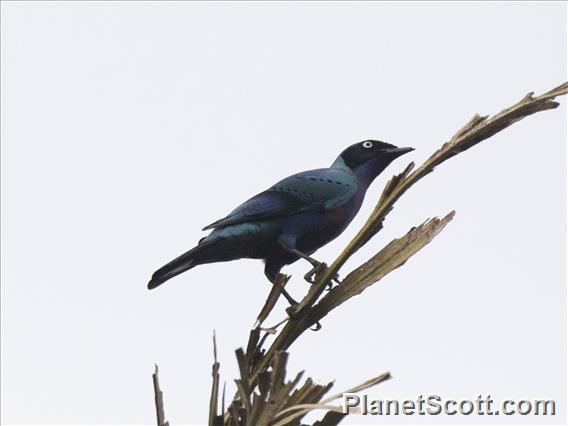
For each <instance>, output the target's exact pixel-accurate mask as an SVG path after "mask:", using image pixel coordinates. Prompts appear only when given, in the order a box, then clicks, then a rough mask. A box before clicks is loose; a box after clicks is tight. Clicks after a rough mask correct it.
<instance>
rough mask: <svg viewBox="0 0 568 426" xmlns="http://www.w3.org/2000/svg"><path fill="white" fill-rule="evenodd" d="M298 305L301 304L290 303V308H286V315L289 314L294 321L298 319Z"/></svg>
mask: <svg viewBox="0 0 568 426" xmlns="http://www.w3.org/2000/svg"><path fill="white" fill-rule="evenodd" d="M298 305H299V303H297V302H296V303H294V304H292V303H290V306H288V307H287V308H286V313H287V314H288V316H289V317H290V319H294V318H297V310H298Z"/></svg>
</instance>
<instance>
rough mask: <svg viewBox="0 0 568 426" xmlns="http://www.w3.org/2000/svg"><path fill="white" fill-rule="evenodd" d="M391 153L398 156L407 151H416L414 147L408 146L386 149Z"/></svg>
mask: <svg viewBox="0 0 568 426" xmlns="http://www.w3.org/2000/svg"><path fill="white" fill-rule="evenodd" d="M386 151H387V152H388V153H389V154H394V155H396V156H397V157H398V156H400V155H403V154H406V153H407V152H410V151H414V148H410V147H406V148H388V149H387V150H386Z"/></svg>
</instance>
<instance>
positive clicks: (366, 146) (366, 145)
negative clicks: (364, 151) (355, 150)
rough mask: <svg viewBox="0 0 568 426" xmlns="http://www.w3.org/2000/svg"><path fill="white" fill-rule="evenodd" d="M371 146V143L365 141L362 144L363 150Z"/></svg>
mask: <svg viewBox="0 0 568 426" xmlns="http://www.w3.org/2000/svg"><path fill="white" fill-rule="evenodd" d="M372 146H373V142H371V141H365V142H363V148H371V147H372Z"/></svg>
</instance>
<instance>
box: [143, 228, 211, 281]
mask: <svg viewBox="0 0 568 426" xmlns="http://www.w3.org/2000/svg"><path fill="white" fill-rule="evenodd" d="M210 245H211V244H210V243H208V242H207V241H203V239H202V240H201V241H200V242H199V245H198V246H196V247H194V248H192V249H191V250H189V251H188V252H186V253H184V254H182V255H181V256H179V257H177V258H175V259H174V260H172V261H171V262H169V263H168V264H166V265H164V266H162V267H161V268H160V269H158V270H157V271H156V272H154V274H153V275H152V279H151V280H150V282H149V283H148V289H149V290H152V289H153V288H156V287H158V286H159V285H161V284H163V283H165V282H166V281H168V280H169V279H170V278H173V277H175V276H176V275H179V274H181V273H182V272H185V271H187V270H188V269H191V268H193V267H194V266H197V265H199V264H201V263H202V261H201V259H198V257H199V255H200V254H202V252H203V250H204V249H205V248H207V247H208V246H210Z"/></svg>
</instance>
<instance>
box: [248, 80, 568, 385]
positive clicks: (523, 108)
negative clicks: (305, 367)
mask: <svg viewBox="0 0 568 426" xmlns="http://www.w3.org/2000/svg"><path fill="white" fill-rule="evenodd" d="M566 93H568V83H564V84H562V85H560V86H558V87H556V88H554V89H552V90H550V91H548V92H546V93H544V94H542V95H540V96H537V97H534V96H533V93H532V92H531V93H529V94H528V95H526V96H525V97H524V98H523V99H521V100H520V101H519V102H517V103H515V104H514V105H512V106H511V107H509V108H506V109H504V110H502V111H501V112H499V113H497V114H495V115H494V116H492V117H488V116H484V117H481V116H479V115H477V114H476V115H475V116H474V117H473V118H472V119H471V120H469V121H468V122H467V123H466V124H465V125H464V126H463V127H462V128H461V129H460V130H459V131H458V132H457V133H456V134H455V135H454V136H453V137H452V138H451V139H450V141H449V142H446V143H445V144H443V145H442V147H441V148H440V149H438V150H437V151H436V152H434V154H432V155H431V156H430V157H429V158H428V159H427V160H426V161H425V162H424V163H423V164H422V165H421V166H420V167H418V168H417V169H416V170H415V171H414V172H413V171H412V170H413V168H414V164H413V163H411V164H410V165H409V166H407V167H406V169H405V170H404V171H403V172H402V173H401V174H399V175H397V176H395V177H393V178H392V179H391V180H390V181H389V182H388V183H387V185H386V187H385V189H384V190H383V194H382V196H381V198H380V200H379V202H378V204H377V205H376V206H375V209H374V210H373V212H372V214H371V216H370V217H369V219H368V220H367V222H366V223H365V225H364V226H363V227H362V228H361V229H360V230H359V232H358V233H357V234H356V235H355V237H354V238H353V239H352V240H351V242H350V243H349V244H348V246H347V247H346V248H345V249H344V250H343V252H342V253H341V254H340V255H339V257H338V258H337V259H336V260H335V261H334V262H333V263H332V264H331V265H330V266H329V268H327V269H326V270H325V271H324V272H323V273H322V274H321V275H320V276H319V277H318V278H317V281H316V283H315V284H313V285H312V286H311V287H310V289H309V291H308V294H307V295H306V296H305V297H304V298H303V299H302V301H301V302H300V303H299V304H298V306H297V307H296V308H295V309H294V312H293V314H294V315H293V318H292V319H291V320H290V321H289V322H288V323H287V324H286V325H285V326H284V328H283V329H282V331H281V332H280V334H279V335H278V336H277V337H276V339H275V341H274V342H273V343H272V345H271V347H270V348H269V350H268V351H267V353H266V355H265V356H264V357H263V358H262V360H261V361H260V362H259V363H258V365H257V368H256V371H255V373H258V372H260V371H263V370H264V369H265V368H267V366H268V365H269V364H270V361H271V359H272V357H274V354H275V353H276V352H277V351H281V350H285V349H287V348H288V347H289V346H290V345H291V344H292V343H293V342H294V341H295V340H296V339H297V337H298V336H299V335H301V334H302V332H303V331H305V330H306V329H307V328H308V327H309V325H308V326H307V327H306V324H308V323H310V320H311V319H313V318H314V317H316V316H317V315H316V314H315V313H313V312H311V311H310V310H311V309H312V307H313V306H314V304H315V303H316V302H317V300H318V299H319V298H320V296H321V295H322V293H323V291H324V289H325V287H326V286H327V284H328V283H329V282H330V281H331V279H332V278H333V277H334V276H335V274H336V273H337V272H338V270H339V269H340V268H341V267H342V266H343V265H344V264H345V262H346V261H347V260H348V259H349V258H350V257H351V256H352V255H353V253H355V251H357V250H358V249H359V248H361V247H362V246H363V244H365V243H366V242H367V241H369V239H370V238H371V237H372V236H373V235H375V234H376V233H377V232H378V231H379V230H380V229H381V227H382V222H383V220H384V218H385V217H386V215H387V214H388V213H389V212H390V211H391V210H392V208H393V206H394V204H395V202H396V201H397V200H398V199H399V198H400V197H401V196H402V195H403V194H404V193H405V192H406V191H407V190H408V189H409V188H410V187H411V186H412V185H414V184H415V183H416V182H418V181H419V180H420V179H422V178H423V177H424V176H426V175H427V174H429V173H431V172H432V171H433V170H434V168H435V167H436V166H438V165H440V164H441V163H443V162H444V161H446V160H448V159H449V158H451V157H453V156H455V155H457V154H459V153H461V152H464V151H466V150H468V149H469V148H471V147H472V146H474V145H476V144H478V143H480V142H481V141H483V140H485V139H488V138H490V137H491V136H493V135H495V134H496V133H498V132H500V131H502V130H504V129H506V128H507V127H509V126H510V125H512V124H513V123H516V122H517V121H519V120H521V119H523V118H525V117H528V116H529V115H532V114H535V113H536V112H539V111H546V110H549V109H554V108H556V107H557V106H558V105H559V104H558V103H557V102H555V101H554V99H555V98H556V97H557V96H562V95H565V94H566ZM340 286H341V285H340ZM336 294H338V295H339V293H336ZM328 296H329V295H328ZM327 303H330V300H329V299H328V301H327ZM334 303H336V302H334ZM341 303H343V302H341ZM327 312H329V311H327ZM310 324H311V323H310ZM253 377H254V376H253Z"/></svg>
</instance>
